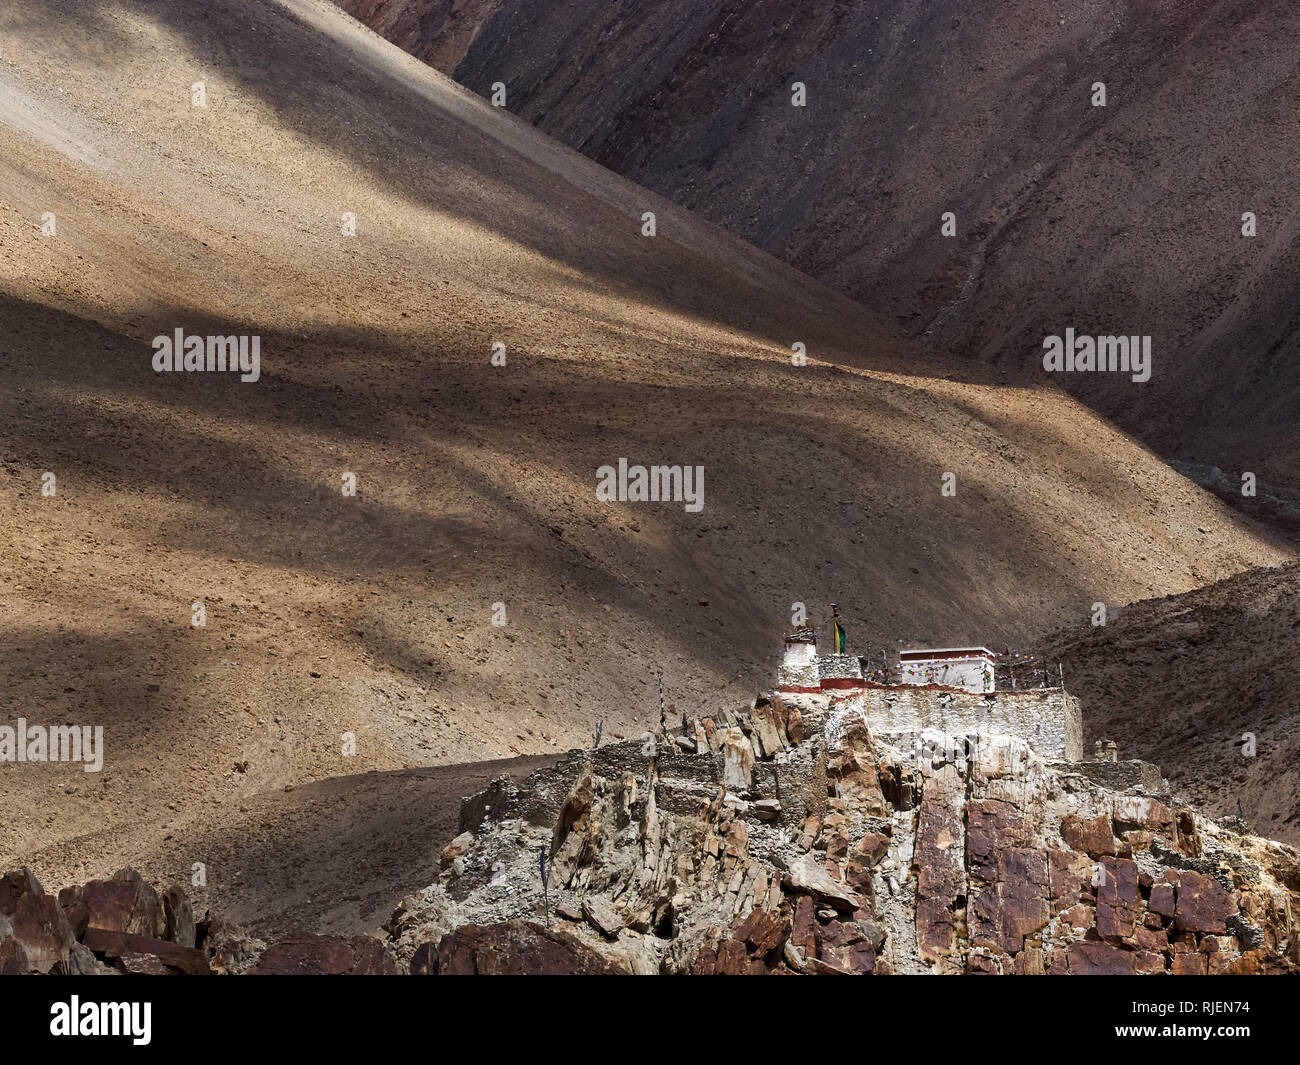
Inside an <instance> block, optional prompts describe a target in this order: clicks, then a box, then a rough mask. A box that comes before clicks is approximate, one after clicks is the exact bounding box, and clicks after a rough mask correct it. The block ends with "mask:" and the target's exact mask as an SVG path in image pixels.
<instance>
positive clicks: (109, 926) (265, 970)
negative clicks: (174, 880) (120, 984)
mask: <svg viewBox="0 0 1300 1065" xmlns="http://www.w3.org/2000/svg"><path fill="white" fill-rule="evenodd" d="M396 971H397V969H396V967H395V964H394V961H393V956H392V954H391V953H390V952H389V950H388V949H387V947H386V946H385V944H384V943H382V942H380V941H379V940H377V939H373V938H371V937H369V936H326V935H308V934H305V933H297V932H292V933H288V934H286V935H284V936H282V937H281V938H279V939H277V940H275V941H274V942H273V943H271V944H270V945H269V946H268V944H267V943H265V942H264V941H262V940H260V939H258V938H256V937H254V936H251V935H249V934H248V933H247V932H246V931H244V930H243V929H242V928H240V927H239V926H237V925H233V924H230V923H229V922H227V921H224V920H222V919H221V918H219V917H213V916H211V915H208V916H206V917H204V918H203V919H202V920H201V921H196V920H195V917H194V909H193V906H192V905H191V903H190V900H189V897H188V896H187V895H186V894H185V892H184V890H183V889H181V888H179V887H176V886H172V887H169V888H167V889H166V890H165V891H164V892H163V893H162V894H161V896H160V895H159V893H158V892H157V891H155V890H154V887H153V885H152V884H150V883H149V882H148V881H147V880H145V879H144V878H143V877H142V876H141V875H140V874H139V873H138V872H136V871H135V870H134V869H121V870H119V871H118V872H116V873H114V874H113V875H112V876H111V877H110V878H109V879H107V880H91V881H89V882H87V883H85V884H74V885H71V886H69V887H65V888H64V889H63V890H62V891H60V892H59V893H58V895H57V896H56V895H52V894H49V893H47V892H46V891H45V889H44V887H43V886H42V885H41V883H40V881H39V880H37V879H36V877H35V876H34V875H33V873H32V872H31V870H30V869H20V870H17V871H14V872H10V873H6V874H5V875H4V876H3V877H0V975H21V974H27V973H40V974H81V975H96V974H105V975H108V974H115V973H137V974H147V975H154V976H166V975H186V976H207V975H211V974H223V973H224V974H240V973H257V974H259V975H260V974H283V973H311V974H325V975H330V974H390V973H395V972H396Z"/></svg>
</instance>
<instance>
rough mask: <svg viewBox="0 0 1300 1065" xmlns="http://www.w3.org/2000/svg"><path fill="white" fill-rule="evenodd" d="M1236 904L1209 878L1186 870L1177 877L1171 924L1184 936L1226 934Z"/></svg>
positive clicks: (1217, 883) (1212, 878)
mask: <svg viewBox="0 0 1300 1065" xmlns="http://www.w3.org/2000/svg"><path fill="white" fill-rule="evenodd" d="M1236 912H1237V907H1236V904H1235V903H1234V902H1233V901H1232V898H1231V896H1229V894H1228V892H1227V891H1226V890H1225V889H1224V887H1223V886H1222V885H1221V884H1220V883H1219V882H1218V881H1217V880H1215V879H1214V877H1212V876H1207V875H1206V874H1204V873H1196V872H1193V871H1191V870H1190V869H1185V870H1183V871H1182V872H1181V873H1179V875H1178V893H1177V905H1176V907H1175V910H1174V924H1175V926H1176V927H1177V928H1178V929H1179V930H1180V931H1184V932H1226V931H1227V925H1226V921H1227V919H1228V917H1229V916H1231V915H1232V914H1234V913H1236Z"/></svg>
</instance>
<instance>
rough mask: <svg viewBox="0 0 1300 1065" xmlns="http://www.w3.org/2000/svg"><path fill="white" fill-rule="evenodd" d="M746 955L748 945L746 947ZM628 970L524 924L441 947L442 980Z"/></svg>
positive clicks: (465, 932)
mask: <svg viewBox="0 0 1300 1065" xmlns="http://www.w3.org/2000/svg"><path fill="white" fill-rule="evenodd" d="M740 949H741V952H742V953H743V952H744V946H743V945H742V946H741V948H740ZM627 972H628V970H627V969H626V968H624V967H622V966H620V965H617V964H615V963H614V962H612V961H609V960H608V959H606V958H604V957H602V956H601V955H600V954H598V953H597V952H596V951H595V950H593V949H592V948H591V947H589V946H587V945H586V944H585V943H583V942H582V941H581V940H579V939H577V938H576V937H574V936H572V935H570V934H568V933H567V932H560V931H556V930H554V929H548V928H542V927H540V926H539V925H536V924H531V923H527V922H523V921H507V922H505V923H503V924H497V925H463V926H461V927H460V928H457V929H456V930H455V931H454V932H449V933H447V935H445V936H443V938H442V940H441V941H440V942H439V943H438V973H439V975H442V976H472V975H475V974H477V975H481V976H568V975H573V976H618V975H625V974H626V973H627Z"/></svg>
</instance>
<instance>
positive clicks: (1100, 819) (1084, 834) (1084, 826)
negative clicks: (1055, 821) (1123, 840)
mask: <svg viewBox="0 0 1300 1065" xmlns="http://www.w3.org/2000/svg"><path fill="white" fill-rule="evenodd" d="M1061 836H1062V838H1064V840H1065V842H1066V843H1068V844H1069V845H1070V847H1071V848H1072V849H1073V850H1076V851H1082V852H1083V853H1084V854H1086V855H1088V857H1089V858H1101V857H1106V856H1111V857H1113V856H1114V854H1115V837H1114V835H1113V834H1112V833H1111V830H1110V818H1109V817H1107V816H1106V815H1105V814H1101V815H1099V816H1097V817H1092V818H1088V819H1086V820H1085V819H1083V818H1080V817H1074V816H1067V817H1063V818H1062V819H1061Z"/></svg>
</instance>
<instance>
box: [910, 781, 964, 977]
mask: <svg viewBox="0 0 1300 1065" xmlns="http://www.w3.org/2000/svg"><path fill="white" fill-rule="evenodd" d="M963 802H964V795H963V793H962V790H961V787H960V780H959V779H958V777H957V773H956V771H955V770H954V769H953V767H952V766H945V767H944V768H943V769H942V770H941V771H940V772H939V773H938V774H936V775H935V776H934V777H933V778H931V779H930V780H928V781H927V782H926V785H925V791H924V792H923V794H922V798H921V816H920V821H919V824H918V826H917V832H916V854H915V864H916V870H917V874H916V893H917V899H916V938H917V946H918V948H919V950H920V952H921V957H922V958H923V959H925V960H926V961H938V960H940V959H942V958H946V957H948V956H949V955H951V954H953V953H954V952H955V951H956V949H957V914H956V911H957V908H958V901H959V900H960V899H962V898H963V897H964V896H965V894H966V865H965V860H966V855H965V831H964V826H963V825H962V816H961V807H962V804H963Z"/></svg>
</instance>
